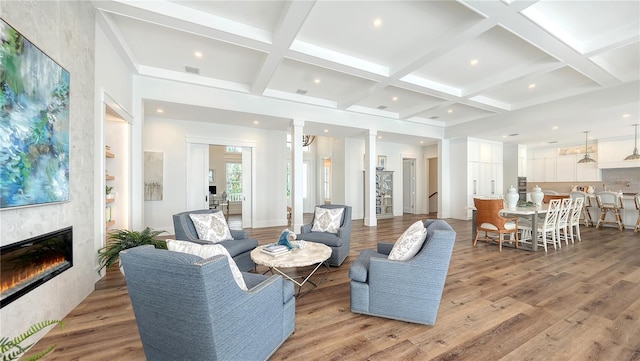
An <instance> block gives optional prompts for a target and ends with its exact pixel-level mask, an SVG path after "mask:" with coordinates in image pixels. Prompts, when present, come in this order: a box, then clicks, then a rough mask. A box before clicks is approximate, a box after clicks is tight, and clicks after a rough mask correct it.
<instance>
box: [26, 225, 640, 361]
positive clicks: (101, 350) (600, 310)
mask: <svg viewBox="0 0 640 361" xmlns="http://www.w3.org/2000/svg"><path fill="white" fill-rule="evenodd" d="M424 217H426V216H424V215H423V216H404V217H396V218H394V219H389V220H380V221H379V225H378V227H365V226H363V225H362V221H356V222H354V224H353V231H352V232H353V233H352V248H351V253H350V256H349V257H348V258H347V260H346V261H345V263H344V264H343V265H342V266H341V267H339V268H332V269H331V272H330V274H329V276H328V279H327V280H326V281H325V282H324V283H322V284H321V285H320V287H319V288H318V289H314V290H312V291H311V292H309V293H307V294H306V295H304V296H303V297H301V298H299V299H298V300H296V302H297V304H296V330H295V333H294V334H293V335H292V336H291V337H290V338H289V339H288V340H287V341H286V342H285V343H284V344H283V345H282V347H280V349H278V351H277V352H276V353H275V354H274V355H273V357H272V358H271V360H285V359H286V360H474V361H478V360H519V361H520V360H544V361H549V360H580V361H582V360H616V361H618V360H640V234H639V233H635V234H634V233H633V232H632V231H630V230H627V231H622V232H621V231H618V230H617V229H615V228H605V229H594V228H584V227H583V228H582V234H583V240H582V242H581V243H579V244H578V243H576V244H574V245H571V244H570V245H569V246H565V247H563V248H562V250H558V251H554V250H551V251H550V252H549V253H548V254H545V253H544V252H537V253H531V252H527V251H522V250H515V249H513V248H505V249H504V250H503V251H502V253H498V247H497V245H496V244H486V243H479V244H478V246H477V247H475V248H474V247H472V245H471V223H470V222H469V221H458V220H448V221H449V223H450V224H451V225H452V226H453V227H454V228H455V229H456V231H457V232H458V235H457V240H456V244H455V248H454V252H453V257H452V261H451V266H450V269H449V275H448V277H447V283H446V286H445V290H444V295H443V299H442V303H441V306H440V310H439V312H438V319H437V322H436V325H435V326H423V325H416V324H411V323H406V322H401V321H395V320H389V319H384V318H376V317H370V316H364V315H359V314H355V313H352V312H351V311H350V308H349V277H348V271H349V266H350V265H351V263H352V262H353V260H354V259H355V258H356V256H357V255H358V254H359V253H360V251H361V250H362V249H365V248H373V247H374V245H375V243H376V242H377V241H395V239H396V238H397V237H398V236H399V235H400V234H401V233H402V232H403V231H404V229H406V228H407V227H408V226H409V225H410V224H411V223H412V222H414V221H415V220H417V219H423V218H424ZM282 228H284V227H274V228H263V229H254V230H250V231H249V232H250V234H251V235H252V236H253V237H256V238H258V239H259V240H260V243H261V244H262V243H269V242H273V241H275V240H276V237H277V235H278V234H279V232H280V231H281V230H282ZM159 302H160V301H159ZM64 322H65V324H66V326H65V328H64V329H62V330H60V329H58V328H54V329H53V330H52V331H50V332H49V333H48V334H47V335H46V336H45V337H44V338H43V339H42V340H41V341H40V342H38V344H36V346H34V348H33V349H32V350H31V353H33V352H35V351H39V350H42V349H44V348H45V347H47V346H49V345H52V344H57V348H56V349H55V351H54V352H53V353H51V354H50V355H49V356H48V358H47V360H101V361H103V360H144V359H145V357H144V353H143V350H142V345H141V343H140V339H139V336H138V331H137V327H136V323H135V318H134V315H133V312H132V309H131V304H130V302H129V298H128V295H127V288H126V285H125V282H124V279H123V277H122V276H121V275H120V273H119V272H118V271H110V272H108V274H107V276H106V277H105V278H103V279H102V280H100V281H99V282H98V283H97V284H96V290H95V292H93V293H92V294H91V295H90V296H89V297H87V299H85V300H84V301H83V302H82V303H81V304H80V305H79V306H78V307H77V308H76V309H75V310H73V311H72V312H71V313H70V314H69V315H68V316H67V317H65V319H64ZM256 337H260V335H256Z"/></svg>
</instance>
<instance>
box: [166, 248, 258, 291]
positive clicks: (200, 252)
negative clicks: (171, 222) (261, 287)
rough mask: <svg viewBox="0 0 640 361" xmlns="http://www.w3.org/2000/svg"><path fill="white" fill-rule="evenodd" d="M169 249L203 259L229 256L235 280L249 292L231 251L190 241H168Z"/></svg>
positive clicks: (228, 259)
mask: <svg viewBox="0 0 640 361" xmlns="http://www.w3.org/2000/svg"><path fill="white" fill-rule="evenodd" d="M167 248H168V249H169V250H170V251H176V252H182V253H189V254H193V255H196V256H200V257H202V258H205V259H206V258H211V257H213V256H217V255H224V256H227V261H229V268H230V269H231V274H232V275H233V279H234V280H235V281H236V283H237V284H238V287H240V288H241V289H243V290H245V291H246V290H247V285H246V283H244V278H242V272H240V269H238V265H236V262H235V261H234V260H233V258H232V257H231V255H230V254H229V251H227V249H226V248H224V247H223V246H222V245H219V244H197V243H193V242H189V241H176V240H173V239H168V240H167Z"/></svg>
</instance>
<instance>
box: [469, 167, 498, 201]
mask: <svg viewBox="0 0 640 361" xmlns="http://www.w3.org/2000/svg"><path fill="white" fill-rule="evenodd" d="M469 194H471V195H472V196H500V195H502V164H497V163H481V162H469Z"/></svg>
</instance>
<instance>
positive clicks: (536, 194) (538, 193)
mask: <svg viewBox="0 0 640 361" xmlns="http://www.w3.org/2000/svg"><path fill="white" fill-rule="evenodd" d="M543 199H544V193H542V188H540V187H539V186H537V185H536V186H535V187H533V191H532V192H531V202H533V204H535V205H537V206H539V205H542V200H543Z"/></svg>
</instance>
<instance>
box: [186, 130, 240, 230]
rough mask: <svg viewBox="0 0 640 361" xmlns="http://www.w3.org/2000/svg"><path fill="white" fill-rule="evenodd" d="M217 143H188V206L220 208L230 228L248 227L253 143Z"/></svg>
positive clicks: (192, 207)
mask: <svg viewBox="0 0 640 361" xmlns="http://www.w3.org/2000/svg"><path fill="white" fill-rule="evenodd" d="M216 143H218V144H215V143H211V144H205V143H193V142H189V143H188V154H187V159H188V161H187V202H188V209H205V208H210V209H220V210H222V211H223V212H224V214H225V216H226V217H227V219H229V220H230V224H229V225H230V226H231V225H232V224H231V223H233V224H234V225H237V226H236V227H233V228H235V229H237V228H251V227H252V226H253V221H252V219H253V215H252V209H253V207H252V199H253V196H252V193H253V191H252V189H253V187H252V174H253V159H252V158H253V147H250V146H246V145H220V144H219V141H217V142H216ZM231 221H233V222H231Z"/></svg>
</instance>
